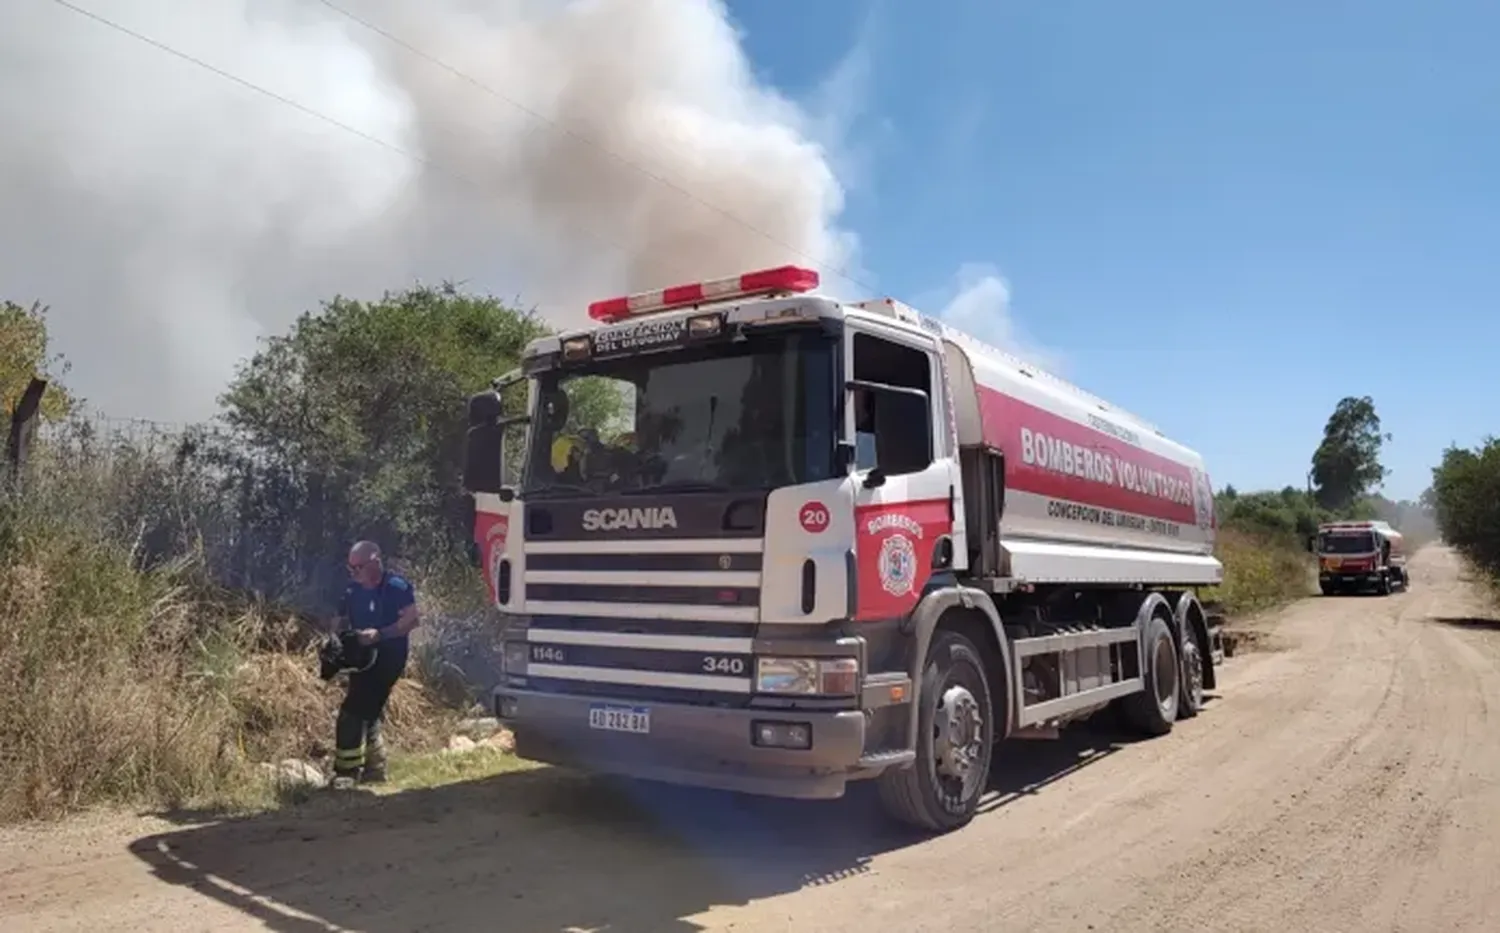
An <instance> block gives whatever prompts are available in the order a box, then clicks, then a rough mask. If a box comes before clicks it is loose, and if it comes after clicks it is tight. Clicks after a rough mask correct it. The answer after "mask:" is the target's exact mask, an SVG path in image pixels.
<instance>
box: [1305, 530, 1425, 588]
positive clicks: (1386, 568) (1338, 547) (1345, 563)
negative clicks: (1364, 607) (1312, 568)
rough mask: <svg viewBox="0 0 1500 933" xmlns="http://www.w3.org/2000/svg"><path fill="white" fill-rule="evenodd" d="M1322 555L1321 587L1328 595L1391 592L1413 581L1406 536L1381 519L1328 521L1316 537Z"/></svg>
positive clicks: (1314, 544)
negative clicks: (1407, 568)
mask: <svg viewBox="0 0 1500 933" xmlns="http://www.w3.org/2000/svg"><path fill="white" fill-rule="evenodd" d="M1312 550H1313V552H1314V553H1316V554H1317V555H1318V588H1319V589H1321V590H1322V591H1323V595H1324V596H1332V595H1334V594H1336V593H1343V592H1349V591H1351V590H1374V591H1375V592H1377V593H1379V594H1380V595H1382V596H1389V595H1390V594H1391V590H1392V589H1394V588H1395V587H1398V586H1399V587H1401V588H1402V589H1403V590H1404V589H1406V588H1407V587H1408V586H1410V584H1411V576H1410V575H1409V574H1408V573H1407V571H1406V540H1405V539H1404V538H1403V537H1402V536H1401V532H1399V531H1397V530H1396V529H1395V528H1392V527H1391V526H1390V525H1389V524H1388V523H1386V522H1381V521H1368V522H1324V523H1323V524H1321V525H1319V526H1318V534H1317V536H1316V537H1315V538H1313V540H1312Z"/></svg>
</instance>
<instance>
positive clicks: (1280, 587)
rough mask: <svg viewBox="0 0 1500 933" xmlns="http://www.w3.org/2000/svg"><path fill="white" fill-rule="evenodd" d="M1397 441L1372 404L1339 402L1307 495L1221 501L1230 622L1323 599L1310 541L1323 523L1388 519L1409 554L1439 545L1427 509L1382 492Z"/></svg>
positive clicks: (1224, 497)
mask: <svg viewBox="0 0 1500 933" xmlns="http://www.w3.org/2000/svg"><path fill="white" fill-rule="evenodd" d="M1389 439H1390V436H1389V435H1388V434H1385V433H1383V432H1382V431H1381V426H1380V417H1379V415H1378V414H1377V413H1376V410H1375V404H1374V402H1373V401H1372V400H1371V399H1370V398H1368V397H1361V398H1356V397H1352V396H1351V397H1348V398H1345V399H1342V400H1340V401H1339V403H1338V404H1337V405H1336V406H1335V408H1334V411H1333V413H1332V414H1331V415H1330V416H1329V418H1328V421H1327V423H1326V425H1325V426H1324V429H1323V439H1322V440H1321V442H1320V443H1319V444H1318V446H1317V448H1316V449H1315V450H1314V451H1313V455H1312V458H1311V469H1310V471H1309V473H1308V482H1307V488H1304V489H1298V488H1296V487H1295V486H1287V487H1285V488H1283V489H1281V490H1279V491H1261V492H1251V493H1242V492H1239V491H1238V490H1236V489H1235V488H1234V487H1233V486H1229V487H1226V488H1225V489H1224V490H1223V491H1222V492H1220V493H1219V494H1218V495H1217V496H1216V497H1215V507H1216V510H1217V513H1218V516H1219V545H1218V555H1219V559H1220V561H1222V562H1223V564H1224V584H1223V585H1222V586H1220V587H1217V588H1216V589H1215V590H1213V591H1210V593H1209V594H1208V596H1209V598H1212V599H1215V600H1217V601H1219V602H1220V603H1221V604H1222V605H1223V606H1224V608H1225V609H1226V610H1227V611H1228V613H1229V614H1230V616H1231V618H1233V617H1236V616H1245V615H1250V614H1254V613H1258V612H1264V611H1266V610H1270V609H1274V608H1277V607H1278V606H1283V605H1285V604H1287V603H1290V602H1292V601H1294V600H1297V599H1301V598H1303V597H1306V596H1310V595H1312V594H1313V593H1315V592H1317V566H1316V563H1315V562H1314V560H1313V558H1312V556H1311V554H1310V553H1309V552H1308V549H1307V542H1308V540H1309V539H1310V538H1311V537H1312V536H1313V535H1314V534H1315V533H1316V532H1317V528H1318V525H1319V524H1320V523H1322V522H1327V521H1337V520H1340V519H1346V520H1365V519H1383V520H1385V521H1388V522H1390V523H1391V525H1392V526H1394V527H1395V528H1397V529H1398V530H1400V531H1401V533H1402V535H1403V536H1404V537H1405V539H1406V545H1407V548H1408V550H1409V551H1411V550H1416V549H1417V548H1419V547H1421V546H1422V545H1423V544H1426V543H1428V542H1429V541H1432V540H1434V539H1435V538H1436V537H1437V524H1436V522H1435V521H1434V518H1433V516H1432V513H1431V509H1430V508H1429V506H1428V505H1427V504H1425V503H1424V502H1421V501H1418V502H1413V501H1405V500H1403V501H1393V500H1391V499H1387V498H1386V497H1384V496H1382V495H1380V494H1379V493H1378V492H1375V491H1374V490H1375V488H1376V487H1378V485H1379V484H1380V482H1381V481H1382V480H1384V479H1385V477H1386V475H1387V472H1388V471H1387V470H1386V468H1385V467H1384V466H1383V465H1382V464H1381V461H1380V451H1381V447H1382V445H1383V443H1384V442H1385V441H1387V440H1389Z"/></svg>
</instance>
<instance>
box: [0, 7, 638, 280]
mask: <svg viewBox="0 0 1500 933" xmlns="http://www.w3.org/2000/svg"><path fill="white" fill-rule="evenodd" d="M0 2H3V0H0ZM52 2H53V3H55V4H57V5H58V6H60V7H63V8H65V9H68V10H71V11H72V12H74V13H77V14H78V15H80V16H84V17H87V18H88V19H91V20H93V21H94V22H96V23H98V24H100V25H101V26H107V27H108V28H110V29H113V30H115V31H116V32H119V33H121V34H123V35H126V36H129V37H130V38H132V39H136V40H138V41H140V42H143V43H145V44H146V45H149V46H151V47H152V48H155V49H158V50H159V51H162V52H165V53H167V54H168V55H171V56H173V57H174V58H179V59H181V60H182V61H185V62H188V63H189V64H192V65H196V66H198V67H199V68H202V69H204V70H205V71H208V72H211V73H212V74H215V75H218V76H219V77H221V78H223V79H225V80H226V81H232V82H233V83H235V84H238V85H239V86H240V87H243V88H246V89H248V90H251V91H254V92H255V93H257V94H260V95H262V96H264V97H267V98H270V99H271V100H273V101H275V102H276V103H279V104H284V105H286V106H288V107H291V108H292V109H294V110H297V111H298V112H300V113H303V114H306V115H307V116H310V117H313V118H315V119H318V120H322V121H323V122H324V123H327V124H328V125H330V126H333V127H335V128H337V129H341V130H343V131H344V132H346V133H351V134H353V135H354V136H357V137H359V138H360V139H363V140H365V141H367V142H371V143H374V144H375V145H377V146H379V147H381V148H382V149H385V150H387V151H388V152H393V153H395V154H397V155H400V156H404V157H406V158H408V159H411V160H412V161H414V162H416V163H418V164H420V165H423V166H425V167H427V168H430V169H432V170H433V171H434V172H437V173H439V174H441V175H446V176H448V177H449V178H452V179H454V180H456V181H458V182H461V183H463V184H465V185H468V186H469V187H471V188H473V189H474V190H476V191H478V192H479V193H481V194H488V193H489V192H488V190H487V189H486V188H485V187H484V186H483V185H481V184H480V183H479V182H477V181H475V180H474V179H472V178H469V177H468V176H466V175H463V174H461V173H459V172H456V171H454V170H452V169H450V168H448V167H447V166H445V165H443V164H441V163H440V162H437V161H435V160H433V159H430V158H428V157H426V156H424V155H422V154H421V153H419V152H413V151H411V150H410V149H407V148H405V147H403V146H398V145H396V144H395V143H393V142H390V141H388V140H385V139H381V138H380V137H379V136H375V135H373V134H371V133H366V132H365V131H364V130H361V129H359V128H357V127H354V126H350V125H349V124H348V123H345V122H343V121H342V120H339V119H338V118H336V117H331V116H329V115H328V114H326V113H323V112H322V111H321V110H316V109H314V108H312V107H309V106H307V105H306V104H303V103H299V102H298V101H295V100H293V99H292V98H290V97H286V96H284V95H281V94H278V93H276V92H275V91H273V90H270V89H269V88H266V87H263V86H261V85H259V84H256V83H255V82H253V81H250V80H248V79H246V78H242V77H240V76H239V75H237V74H234V73H232V72H229V71H225V70H224V69H222V68H220V67H218V66H217V65H212V64H210V63H208V62H206V61H204V60H203V59H201V58H195V57H194V56H192V55H189V54H188V53H186V52H184V51H182V50H180V49H177V48H174V47H172V46H170V45H168V44H166V43H165V42H162V41H161V40H159V39H153V38H152V37H150V36H148V35H145V34H144V33H140V32H137V31H135V30H134V29H131V28H130V27H128V26H124V25H122V24H120V23H117V22H115V21H114V20H112V19H109V18H107V17H104V16H101V15H99V14H98V13H95V12H93V11H92V10H88V9H85V8H83V7H81V6H78V5H77V4H74V3H72V2H70V0H52ZM583 232H584V233H585V234H586V235H588V236H590V237H592V238H593V239H594V240H596V241H598V242H600V243H603V244H604V245H606V246H609V247H611V248H613V249H616V250H619V251H620V252H622V253H627V252H629V250H627V249H626V247H625V245H624V244H623V243H621V242H620V241H619V240H615V239H612V238H611V237H609V236H608V235H606V234H603V233H600V232H599V231H597V230H593V229H589V228H584V229H583Z"/></svg>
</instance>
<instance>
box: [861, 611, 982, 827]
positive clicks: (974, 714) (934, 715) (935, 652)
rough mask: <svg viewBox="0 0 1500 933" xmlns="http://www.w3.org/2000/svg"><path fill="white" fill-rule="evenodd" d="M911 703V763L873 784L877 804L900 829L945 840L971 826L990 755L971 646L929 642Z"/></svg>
mask: <svg viewBox="0 0 1500 933" xmlns="http://www.w3.org/2000/svg"><path fill="white" fill-rule="evenodd" d="M917 702H918V704H919V705H918V707H917V738H916V745H917V747H916V752H917V760H916V762H914V763H913V764H912V766H911V767H909V768H903V769H901V770H899V771H887V772H886V773H884V774H882V775H881V776H880V778H879V779H878V782H877V783H878V786H879V791H880V800H881V803H882V804H883V805H884V806H885V809H886V812H887V813H889V814H890V815H891V816H892V817H894V818H895V819H897V820H900V821H901V822H903V823H909V824H911V825H913V826H918V827H920V828H922V829H926V830H932V831H935V832H948V831H951V830H955V829H958V828H960V827H962V826H964V825H966V824H967V823H968V822H969V821H970V820H972V819H973V818H974V814H975V812H976V811H977V810H978V808H979V797H980V795H981V794H983V793H984V790H985V786H986V785H987V784H988V783H989V776H990V759H991V757H992V756H993V754H994V750H995V722H994V716H993V710H994V705H993V702H992V697H991V694H990V682H989V677H988V675H987V674H986V672H985V661H984V656H983V655H982V654H980V652H979V649H978V648H976V647H975V645H974V643H973V642H972V641H970V640H969V639H968V638H966V637H965V636H963V635H960V634H959V633H957V632H949V631H939V632H938V633H937V634H936V635H934V636H933V639H932V644H931V645H930V646H929V647H928V649H927V657H926V660H925V662H924V664H923V668H922V682H921V692H920V693H919V694H918V695H917Z"/></svg>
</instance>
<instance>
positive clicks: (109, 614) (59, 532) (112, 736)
mask: <svg viewBox="0 0 1500 933" xmlns="http://www.w3.org/2000/svg"><path fill="white" fill-rule="evenodd" d="M0 605H4V606H6V607H7V611H6V612H5V613H3V614H0V821H14V820H21V819H35V818H48V817H55V816H60V815H63V814H66V813H69V812H72V811H76V810H78V809H81V808H84V807H88V806H92V805H96V804H131V805H148V806H165V807H180V806H190V805H193V806H201V805H203V804H205V803H222V802H232V801H234V800H237V799H240V798H242V797H244V796H245V795H246V794H250V793H253V788H254V786H255V785H257V784H260V783H263V782H262V781H261V780H260V777H259V774H258V771H257V769H256V768H255V765H256V763H257V762H262V761H275V760H278V759H280V758H285V757H300V758H308V757H313V758H316V757H319V754H320V753H326V749H327V746H328V744H329V743H330V739H331V734H332V727H333V718H334V712H335V710H336V707H337V704H338V702H339V699H340V697H341V691H340V690H338V689H337V688H336V687H335V686H334V685H330V684H325V683H323V682H322V681H320V680H318V679H317V676H316V671H317V663H316V658H315V657H314V648H313V646H312V644H311V640H310V638H309V637H308V636H309V633H308V632H307V631H306V630H305V629H303V628H301V627H300V624H299V623H298V622H297V621H296V620H295V619H294V618H293V617H292V616H290V615H289V614H285V613H282V614H278V613H276V612H274V611H272V610H270V609H268V608H267V607H265V606H258V605H255V604H253V603H249V602H246V601H244V600H239V599H236V598H235V597H233V596H232V595H230V594H226V593H224V592H222V591H220V590H217V589H215V588H213V587H211V586H208V585H206V584H205V583H204V582H203V580H202V578H201V575H200V574H199V573H198V572H197V568H196V567H195V566H194V565H193V564H192V563H190V562H178V563H175V564H171V565H168V566H164V567H159V568H156V569H151V570H144V571H143V570H137V569H135V568H133V567H132V566H131V563H130V554H129V553H128V552H126V551H125V549H124V548H123V547H121V546H119V545H118V544H116V543H114V542H111V541H109V540H106V539H104V538H101V537H99V536H94V535H89V534H87V533H86V532H82V531H81V530H79V529H75V528H73V527H70V525H69V524H68V523H65V522H57V521H54V520H52V517H50V516H47V515H45V514H37V513H36V512H35V511H33V510H27V509H26V508H25V507H24V506H22V505H17V504H16V503H14V502H8V503H5V505H4V506H3V508H0ZM456 718H457V713H456V712H454V711H453V710H452V709H450V708H449V707H447V706H446V705H445V704H443V703H442V702H441V701H440V700H439V699H438V698H437V696H436V695H435V694H434V692H433V691H432V690H430V689H428V687H427V686H426V685H425V684H423V683H422V682H421V681H420V680H418V679H406V680H403V681H402V682H401V683H399V684H398V685H397V690H396V692H395V694H394V695H393V697H392V703H391V708H390V732H389V734H390V737H391V741H392V743H393V744H394V745H395V746H396V747H398V748H400V749H403V750H406V751H408V752H410V751H422V750H430V749H435V748H438V747H440V746H441V743H442V742H443V741H445V740H446V738H447V735H448V734H449V732H450V730H451V727H452V724H453V722H454V720H456Z"/></svg>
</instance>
